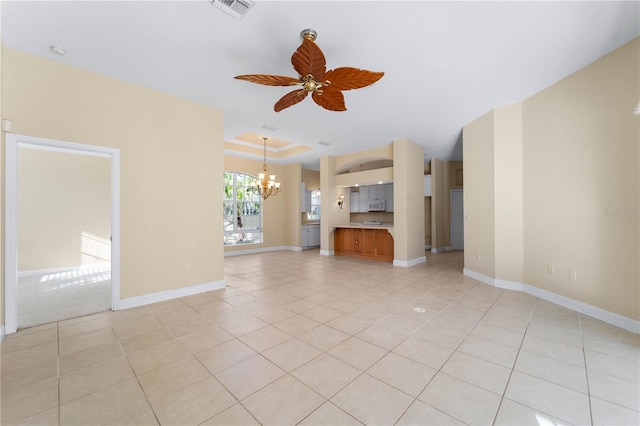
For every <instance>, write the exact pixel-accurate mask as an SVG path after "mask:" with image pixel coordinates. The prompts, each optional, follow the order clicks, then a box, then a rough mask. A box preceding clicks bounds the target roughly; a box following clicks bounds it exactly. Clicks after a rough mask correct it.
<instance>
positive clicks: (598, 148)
mask: <svg viewBox="0 0 640 426" xmlns="http://www.w3.org/2000/svg"><path fill="white" fill-rule="evenodd" d="M639 85H640V39H638V38H636V39H635V40H633V41H631V42H630V43H628V44H626V45H624V46H622V47H621V48H619V49H617V50H615V51H613V52H612V53H610V54H608V55H606V56H604V57H602V58H600V59H599V60H597V61H595V62H593V63H592V64H590V65H588V66H587V67H585V68H583V69H582V70H580V71H578V72H576V73H574V74H572V75H571V76H569V77H567V78H565V79H563V80H561V81H559V82H558V83H556V84H554V85H552V86H551V87H549V88H547V89H545V90H543V91H541V92H539V93H538V94H536V95H534V96H532V97H530V98H528V99H526V100H525V101H524V102H523V159H524V169H523V170H524V179H523V181H524V259H525V263H524V274H525V276H524V279H525V281H526V283H528V284H532V285H535V286H537V287H540V288H542V289H545V290H548V291H551V292H554V293H557V294H561V295H564V296H566V297H569V298H572V299H575V300H579V301H582V302H584V303H588V304H590V305H593V306H596V307H599V308H602V309H605V310H607V311H610V312H614V313H617V314H620V315H623V316H626V317H628V318H632V319H636V320H640V303H639V301H640V293H639V292H640V286H639V285H638V283H639V282H640V273H639V269H638V259H639V239H638V235H639V227H640V225H639V220H640V218H639V217H638V216H639V214H638V211H639V201H640V198H639V193H640V191H639V188H640V186H639V183H638V182H639V176H638V173H639V172H638V170H639V168H638V151H639V144H640V142H639V141H640V131H639V129H640V126H639V124H638V122H639V120H640V117H638V116H635V115H633V113H632V110H633V108H634V107H635V105H637V103H638V101H639V100H640V99H639V93H640V87H639ZM547 265H552V266H553V270H554V273H553V274H549V273H547ZM570 271H575V280H572V279H570Z"/></svg>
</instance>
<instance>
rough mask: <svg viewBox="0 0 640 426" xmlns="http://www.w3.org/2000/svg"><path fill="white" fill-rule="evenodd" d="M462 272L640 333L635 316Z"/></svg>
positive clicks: (475, 273)
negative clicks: (631, 316) (626, 315)
mask: <svg viewBox="0 0 640 426" xmlns="http://www.w3.org/2000/svg"><path fill="white" fill-rule="evenodd" d="M462 272H463V274H464V275H466V276H468V277H471V278H473V279H476V280H478V281H481V282H483V283H485V284H489V285H492V286H494V287H497V288H504V289H508V290H516V291H522V292H525V293H527V294H530V295H532V296H535V297H538V298H540V299H543V300H546V301H548V302H551V303H555V304H556V305H560V306H563V307H565V308H568V309H572V310H574V311H576V312H580V313H582V314H585V315H588V316H590V317H592V318H595V319H599V320H600V321H604V322H606V323H608V324H611V325H615V326H616V327H620V328H622V329H624V330H627V331H630V332H632V333H635V334H640V321H638V320H634V319H633V318H629V317H625V316H623V315H620V314H616V313H615V312H611V311H607V310H606V309H602V308H598V307H597V306H593V305H590V304H588V303H584V302H580V301H579V300H575V299H572V298H570V297H567V296H563V295H561V294H557V293H554V292H551V291H548V290H545V289H542V288H539V287H536V286H533V285H531V284H525V283H519V282H516V281H506V280H499V279H495V278H492V277H488V276H486V275H484V274H481V273H479V272H475V271H472V270H470V269H467V268H464V269H463V271H462Z"/></svg>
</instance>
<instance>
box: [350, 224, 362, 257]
mask: <svg viewBox="0 0 640 426" xmlns="http://www.w3.org/2000/svg"><path fill="white" fill-rule="evenodd" d="M351 231H352V232H351V235H352V237H351V241H352V242H353V252H354V253H356V254H360V253H362V229H351Z"/></svg>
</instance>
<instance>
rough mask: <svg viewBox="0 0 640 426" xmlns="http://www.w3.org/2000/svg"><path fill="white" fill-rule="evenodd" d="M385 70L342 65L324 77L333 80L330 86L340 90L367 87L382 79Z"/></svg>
mask: <svg viewBox="0 0 640 426" xmlns="http://www.w3.org/2000/svg"><path fill="white" fill-rule="evenodd" d="M383 75H384V73H383V72H373V71H367V70H361V69H359V68H352V67H340V68H336V69H334V70H331V71H327V73H326V74H325V77H324V79H325V80H327V81H329V82H331V84H330V87H332V88H334V89H338V90H351V89H360V88H362V87H367V86H369V85H371V84H373V83H375V82H376V81H378V80H380V79H381V78H382V76H383Z"/></svg>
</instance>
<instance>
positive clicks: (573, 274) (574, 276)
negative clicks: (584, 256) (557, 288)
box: [569, 269, 578, 281]
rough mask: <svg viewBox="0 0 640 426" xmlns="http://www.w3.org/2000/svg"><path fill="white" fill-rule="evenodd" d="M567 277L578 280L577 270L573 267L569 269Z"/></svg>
mask: <svg viewBox="0 0 640 426" xmlns="http://www.w3.org/2000/svg"><path fill="white" fill-rule="evenodd" d="M569 279H570V280H571V281H577V280H578V272H577V271H576V270H575V269H569Z"/></svg>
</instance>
